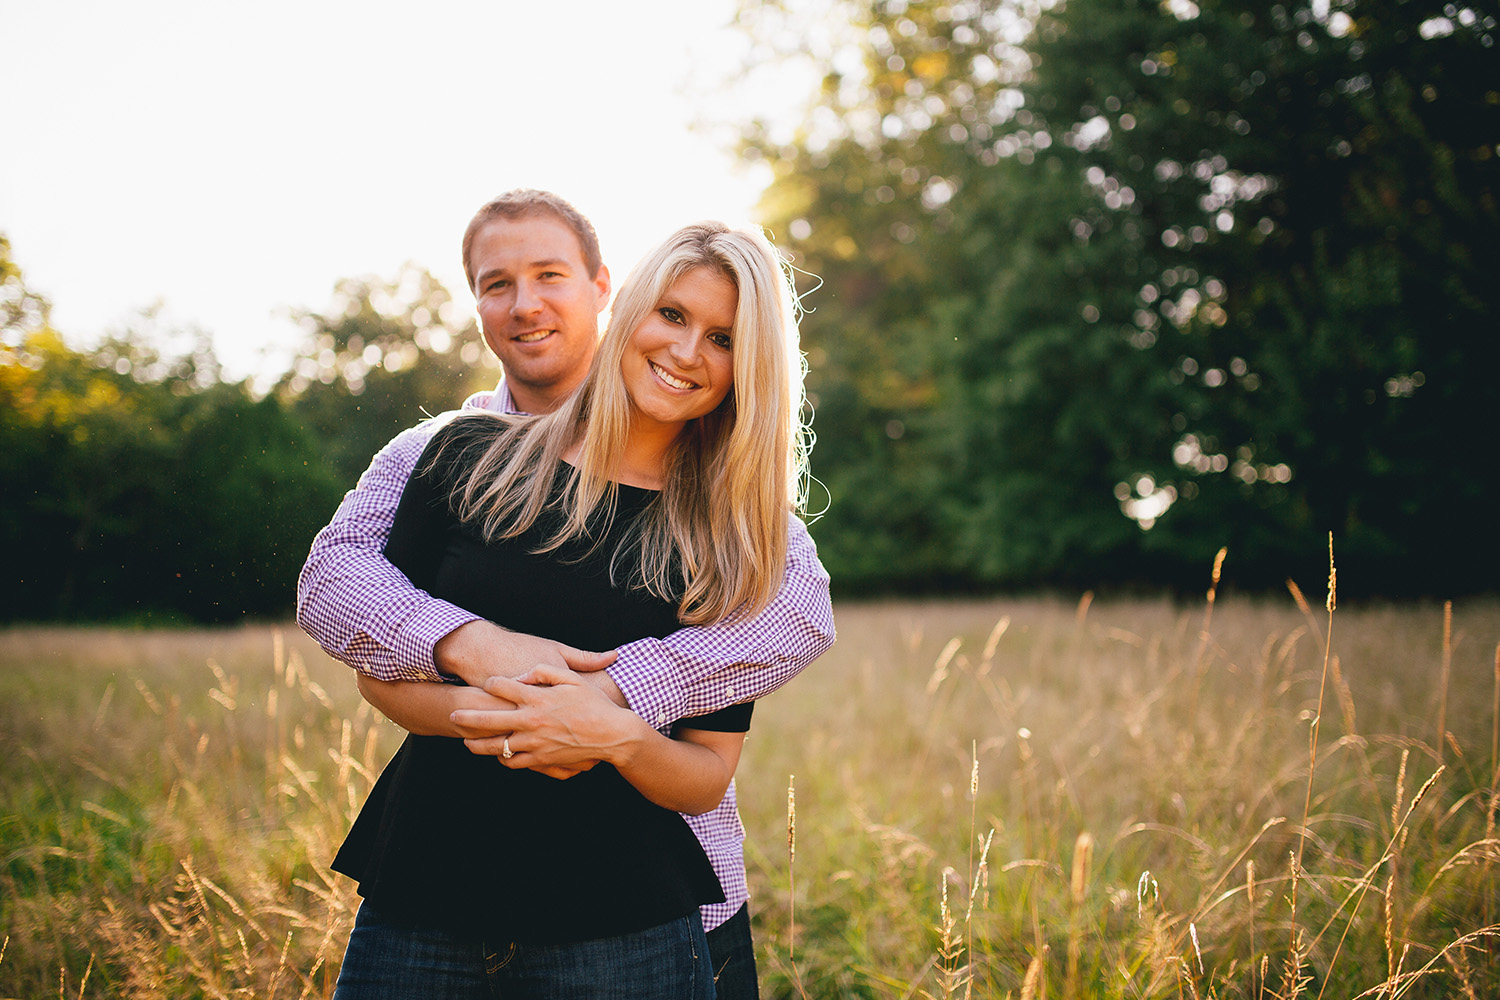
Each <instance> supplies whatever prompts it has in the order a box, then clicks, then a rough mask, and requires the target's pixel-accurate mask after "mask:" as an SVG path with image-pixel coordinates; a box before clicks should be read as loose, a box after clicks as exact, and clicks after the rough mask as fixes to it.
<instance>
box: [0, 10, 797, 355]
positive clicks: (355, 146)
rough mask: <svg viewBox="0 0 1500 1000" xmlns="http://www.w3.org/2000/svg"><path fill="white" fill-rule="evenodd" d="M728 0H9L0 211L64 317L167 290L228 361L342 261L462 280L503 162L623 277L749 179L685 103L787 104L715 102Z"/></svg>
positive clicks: (280, 342) (735, 215)
mask: <svg viewBox="0 0 1500 1000" xmlns="http://www.w3.org/2000/svg"><path fill="white" fill-rule="evenodd" d="M733 6H734V4H733V0H636V2H631V3H624V2H619V0H576V2H573V3H569V4H556V5H551V4H538V3H520V2H514V0H429V2H428V3H424V4H414V3H410V2H393V0H366V2H361V3H354V2H343V0H338V2H335V0H326V2H325V0H319V2H307V0H263V2H261V3H256V4H248V5H247V4H236V5H227V4H218V3H209V2H204V0H135V2H131V3H120V2H118V0H70V2H68V3H52V2H38V0H0V24H3V25H4V26H5V31H4V33H5V38H6V42H5V46H4V48H5V55H4V58H3V59H0V101H3V104H4V116H3V119H0V120H3V122H4V137H5V138H4V149H3V151H0V232H4V233H6V235H8V236H9V238H10V241H11V247H12V251H13V254H14V257H15V260H16V262H17V263H18V264H19V265H20V267H21V269H22V272H23V274H24V275H25V279H26V282H27V285H28V286H29V287H30V288H32V290H34V291H36V292H39V293H41V294H42V295H45V296H46V297H48V298H49V299H51V301H52V303H53V315H52V320H53V325H54V326H56V327H57V328H58V329H59V330H61V331H62V332H63V333H64V334H65V335H68V336H69V337H70V338H71V339H73V340H74V341H76V342H78V343H85V342H87V341H88V340H89V339H90V338H92V337H94V336H97V335H98V334H100V333H102V332H104V331H105V330H107V329H109V328H120V327H122V326H123V325H124V324H125V323H126V322H127V321H128V320H129V318H130V317H131V316H132V315H133V314H134V312H135V311H136V310H138V309H139V308H141V307H145V306H148V305H150V304H152V303H153V302H156V301H158V300H159V301H161V302H162V303H163V304H164V306H165V316H166V318H167V319H168V320H169V321H170V322H174V323H178V324H197V325H199V326H201V327H203V328H205V329H207V330H209V331H211V332H212V333H213V334H214V336H215V344H216V348H217V351H218V353H219V356H220V358H221V360H222V361H224V362H225V363H226V366H228V368H229V369H230V374H232V375H235V376H243V375H248V374H251V373H253V372H255V371H258V370H264V369H265V367H266V365H267V364H268V363H270V364H275V359H277V358H278V357H282V356H284V354H285V352H286V351H287V350H288V349H289V348H290V346H291V345H292V344H293V343H295V341H296V340H297V332H296V329H295V328H294V327H293V325H292V324H291V322H290V321H289V320H288V319H286V318H285V317H284V315H283V312H284V307H288V306H305V307H311V308H314V309H321V308H322V307H324V306H325V305H326V304H327V303H328V301H329V298H330V296H331V293H332V290H333V286H334V283H335V282H336V281H337V280H338V279H339V278H342V277H352V276H356V275H363V274H373V275H377V276H380V277H391V276H393V275H394V274H395V272H396V270H397V268H398V267H399V266H400V265H401V263H402V262H403V261H407V260H410V261H414V262H416V263H418V264H421V265H423V266H425V267H427V268H429V269H430V270H431V271H433V273H435V274H436V275H437V276H438V277H439V278H440V279H441V280H442V281H443V283H444V284H445V285H447V286H448V288H449V290H450V291H452V292H453V293H454V296H455V298H456V299H458V301H460V302H462V303H464V304H465V305H468V304H469V303H470V301H471V300H469V299H468V298H467V292H466V291H465V289H464V281H463V272H462V270H461V265H460V261H459V253H458V245H459V240H460V237H461V236H462V234H463V228H464V226H465V224H466V223H467V222H468V219H469V216H470V215H472V214H473V211H474V210H475V209H476V208H478V207H479V206H480V205H481V204H483V203H484V202H485V201H487V200H488V199H489V198H491V197H493V196H494V195H496V194H499V193H500V192H502V191H505V190H507V189H509V188H513V187H519V186H531V187H545V188H550V189H552V190H554V191H557V192H558V193H559V194H562V195H563V196H564V197H566V198H568V199H569V200H571V201H573V202H574V204H576V205H577V206H578V207H579V208H580V209H581V210H582V211H583V212H584V213H585V214H587V215H589V216H590V217H591V218H592V219H593V220H594V223H595V225H596V226H597V227H598V229H599V234H600V239H601V242H602V243H603V246H604V253H605V260H606V263H608V264H609V265H610V266H611V270H612V272H613V273H614V276H615V280H616V283H617V284H618V282H619V281H620V280H622V279H623V278H624V276H625V273H626V271H627V270H628V267H629V265H630V264H631V263H633V262H634V261H635V260H636V259H637V258H638V257H639V256H640V255H641V254H642V253H644V252H645V250H646V249H648V248H649V247H650V246H651V245H653V244H654V243H655V242H656V241H657V240H658V239H660V238H661V237H662V236H664V235H665V234H666V233H667V232H669V231H670V230H672V229H674V228H675V227H677V226H678V225H681V224H683V223H686V222H691V221H695V220H697V219H701V218H710V217H714V218H721V219H723V220H724V221H726V222H730V223H736V222H743V221H747V220H748V219H749V218H750V215H751V211H752V206H753V205H754V202H755V199H756V197H757V196H758V193H759V191H760V189H761V188H762V187H763V185H764V183H765V181H766V179H767V178H766V176H765V174H763V173H757V172H753V171H748V170H745V169H743V168H742V167H740V166H739V165H738V164H737V163H736V161H735V159H734V157H733V156H732V154H731V153H730V152H729V151H728V150H727V148H726V143H725V142H724V135H723V134H722V133H720V134H717V135H710V134H708V133H706V132H695V131H692V130H691V128H690V126H691V125H692V124H693V123H694V122H699V121H705V120H706V121H719V122H723V121H738V120H743V119H744V118H746V117H748V116H750V115H753V114H772V115H775V114H777V113H778V109H786V108H791V107H795V106H796V88H795V87H788V88H786V89H787V91H788V92H787V93H784V94H781V95H772V94H770V93H768V92H767V90H766V89H765V88H757V94H758V96H756V97H755V98H754V99H755V100H756V101H761V102H765V103H764V104H762V105H761V106H747V105H741V106H738V107H731V106H729V105H728V104H727V103H726V102H727V100H728V98H727V97H726V96H725V91H723V90H722V89H721V88H719V87H718V85H717V84H718V81H719V80H720V79H722V76H723V74H725V73H726V72H727V71H728V70H729V69H730V68H731V67H732V66H733V65H734V63H735V61H736V60H737V59H738V58H739V57H740V55H741V53H742V51H743V48H744V43H743V40H742V39H741V37H740V36H739V35H738V33H736V32H735V31H734V30H733V29H729V28H727V27H726V25H727V24H728V23H729V21H730V18H731V16H732V14H733ZM804 93H805V91H804ZM735 99H736V100H739V101H741V102H743V101H745V100H746V99H747V97H746V94H745V91H744V89H743V88H742V89H741V90H740V92H739V94H738V96H737V98H735ZM779 113H780V114H781V115H782V116H783V117H785V114H786V112H785V110H781V111H780V112H779ZM267 352H269V354H267ZM265 357H269V358H270V359H271V361H270V362H268V361H266V360H263V358H265ZM277 367H279V365H277Z"/></svg>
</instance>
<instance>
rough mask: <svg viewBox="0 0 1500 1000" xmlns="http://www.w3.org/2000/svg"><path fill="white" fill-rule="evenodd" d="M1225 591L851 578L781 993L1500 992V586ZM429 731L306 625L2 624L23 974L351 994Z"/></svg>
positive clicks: (216, 991)
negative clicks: (394, 755) (413, 729)
mask: <svg viewBox="0 0 1500 1000" xmlns="http://www.w3.org/2000/svg"><path fill="white" fill-rule="evenodd" d="M1216 597H1217V600H1216V601H1215V602H1213V603H1210V604H1207V605H1205V604H1204V603H1199V604H1198V605H1196V606H1179V605H1175V604H1172V603H1170V602H1165V601H1162V602H1089V601H1088V600H1086V599H1085V600H1083V601H1078V602H1074V601H1071V600H1068V601H1061V600H1042V599H1038V600H1024V601H973V602H935V603H917V602H899V603H877V604H862V605H846V606H841V607H840V608H839V611H838V617H839V629H840V640H839V643H838V645H837V646H836V647H835V648H834V650H833V651H832V652H831V653H829V654H828V655H827V656H826V657H824V659H823V660H822V661H820V662H819V663H818V664H816V665H815V666H814V667H813V668H811V669H810V670H809V671H808V672H807V673H806V674H804V675H803V676H802V677H801V678H799V679H798V680H797V681H796V682H795V683H794V684H793V685H791V686H790V687H788V688H787V689H785V690H784V691H782V692H780V693H778V694H776V695H774V696H772V697H771V698H769V699H767V700H766V702H765V703H764V704H763V705H762V706H761V708H760V710H759V711H758V712H757V715H756V720H755V728H754V730H753V732H752V734H751V737H750V741H749V743H748V745H747V748H746V754H745V758H744V760H743V763H742V765H741V768H740V789H741V791H740V798H741V808H742V812H743V813H744V817H745V822H746V826H747V828H748V830H749V836H750V841H749V844H748V845H747V855H748V857H749V862H750V876H751V882H752V889H753V891H754V893H755V898H754V900H753V902H752V912H753V914H754V917H755V921H756V927H757V935H758V941H759V946H760V958H761V970H762V983H763V986H764V990H765V992H766V993H767V995H770V996H809V997H833V996H861V997H918V996H931V997H940V996H942V997H956V996H964V997H968V996H975V997H991V996H993V997H1004V996H1012V997H1032V998H1041V997H1053V998H1058V997H1094V996H1105V997H1164V998H1165V997H1210V996H1215V997H1223V998H1229V997H1245V998H1252V997H1253V998H1270V997H1280V998H1289V997H1292V996H1302V997H1317V996H1323V997H1340V998H1349V997H1355V996H1360V995H1365V996H1372V997H1375V996H1381V997H1450V996H1451V997H1473V998H1482V997H1494V996H1500V963H1497V961H1496V958H1495V953H1496V951H1497V950H1500V949H1497V947H1496V945H1497V942H1496V940H1495V937H1494V935H1495V934H1496V931H1497V928H1496V926H1495V924H1496V921H1497V920H1500V913H1497V910H1500V905H1497V904H1500V897H1497V890H1500V878H1497V875H1496V867H1497V865H1496V862H1497V861H1500V850H1497V840H1496V832H1495V815H1496V805H1497V796H1496V781H1497V772H1496V760H1497V750H1500V728H1497V724H1496V719H1497V717H1500V652H1497V643H1500V604H1497V603H1495V602H1493V601H1488V602H1475V603H1460V604H1458V605H1456V606H1453V607H1452V608H1451V609H1450V611H1449V613H1448V614H1447V615H1446V616H1445V611H1444V609H1443V608H1442V607H1437V606H1432V607H1428V606H1420V607H1395V606H1371V607H1363V608H1358V607H1356V608H1346V607H1340V608H1338V609H1337V610H1336V611H1333V612H1328V611H1326V610H1325V609H1324V608H1323V607H1308V606H1307V605H1308V602H1307V601H1305V600H1304V601H1303V602H1302V604H1303V607H1300V608H1299V606H1298V604H1297V602H1296V601H1294V600H1293V599H1292V598H1291V597H1288V598H1287V599H1285V600H1282V601H1263V602H1250V601H1245V600H1239V599H1234V598H1232V597H1226V596H1225V595H1222V594H1219V595H1216ZM1312 603H1313V604H1314V605H1317V604H1320V603H1321V596H1320V597H1319V598H1316V599H1314V600H1313V602H1312ZM1320 703H1321V705H1322V711H1321V713H1320V712H1319V705H1320ZM397 742H398V734H397V733H396V732H395V731H394V729H393V728H392V727H390V726H389V724H387V723H384V722H381V721H379V720H377V719H375V718H374V717H373V716H372V715H371V713H370V712H369V710H368V709H366V708H364V707H363V706H362V703H361V702H360V701H359V699H358V698H357V696H356V695H355V693H354V691H353V685H352V683H351V682H350V679H349V675H348V672H347V669H346V668H344V667H342V666H340V665H338V664H334V663H331V662H329V661H327V660H326V658H324V657H323V656H322V654H321V653H320V652H318V651H317V650H316V648H315V647H313V646H311V644H310V643H308V642H307V641H306V640H305V639H304V638H302V637H301V636H300V635H299V634H296V633H294V632H280V633H278V632H275V631H273V630H271V629H246V630H242V631H233V632H178V633H149V632H145V633H132V632H112V631H91V632H73V631H58V630H15V631H10V632H5V633H0V755H3V758H4V762H5V764H4V769H3V771H0V858H3V865H0V942H3V944H0V949H3V950H0V997H4V998H8V997H26V998H32V997H69V998H72V997H161V996H169V997H177V996H183V997H242V996H243V997H271V998H274V997H285V998H291V997H324V996H328V995H329V994H330V993H331V990H332V982H333V978H334V976H335V975H336V971H337V963H338V960H339V956H340V953H341V951H342V947H343V943H344V939H345V936H346V935H347V932H348V928H349V925H350V923H351V921H352V917H353V909H354V905H355V903H356V898H355V897H354V895H353V892H352V888H351V887H350V886H349V885H348V884H347V880H343V879H340V878H338V877H336V876H333V875H332V874H331V873H329V872H328V870H327V868H326V864H327V862H328V860H329V859H330V858H331V857H332V854H333V851H334V848H335V847H336V845H337V843H338V842H339V840H340V839H341V838H342V836H343V833H344V832H345V830H346V829H347V824H348V822H349V821H350V819H351V818H352V816H353V815H354V812H355V811H356V810H357V808H358V805H359V803H360V802H361V801H362V799H363V796H364V794H365V791H366V790H367V788H368V786H369V783H370V782H371V781H372V780H373V777H374V774H375V773H377V772H378V770H379V767H380V766H381V764H383V762H384V761H385V760H386V759H387V757H388V756H389V754H390V753H391V752H392V751H393V750H394V748H395V746H396V745H397ZM793 774H795V775H796V778H795V786H794V788H793V787H792V781H791V778H790V776H791V775H793ZM793 794H795V799H793ZM793 809H794V810H795V833H793V828H792V820H793V815H792V811H793ZM793 838H794V840H793ZM793 843H794V844H795V861H794V862H793V861H792V860H791V859H790V857H789V854H790V851H789V849H790V848H791V847H792V844H793ZM1293 898H1295V900H1296V903H1295V906H1293V904H1292V900H1293Z"/></svg>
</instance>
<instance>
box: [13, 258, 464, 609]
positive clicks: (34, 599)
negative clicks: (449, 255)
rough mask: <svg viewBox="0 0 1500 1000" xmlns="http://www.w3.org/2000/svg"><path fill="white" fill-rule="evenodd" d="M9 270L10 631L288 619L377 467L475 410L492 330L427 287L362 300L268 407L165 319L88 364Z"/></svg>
mask: <svg viewBox="0 0 1500 1000" xmlns="http://www.w3.org/2000/svg"><path fill="white" fill-rule="evenodd" d="M0 254H3V255H0V277H3V284H0V302H3V304H4V314H3V319H4V328H3V341H0V441H3V444H4V447H3V448H0V476H3V478H4V482H5V484H6V486H5V492H4V498H3V502H0V545H3V547H4V551H5V552H6V553H7V559H6V570H5V582H6V590H7V593H8V594H9V596H10V599H9V600H7V601H6V602H5V606H4V611H3V620H43V619H54V620H55V619H61V620H100V619H106V620H133V621H162V620H166V621H172V620H191V621H207V622H215V621H220V622H223V621H236V620H240V619H241V618H243V617H244V616H262V615H282V614H285V613H287V612H288V611H289V610H290V608H291V604H292V595H293V588H294V586H295V583H296V578H297V572H298V570H299V569H300V567H301V565H302V561H303V559H304V558H305V557H306V554H307V546H308V543H309V542H310V541H311V540H312V537H313V535H314V534H315V533H316V531H317V530H318V529H319V528H320V527H322V525H323V524H325V523H326V522H327V520H328V518H329V517H330V516H331V515H332V513H333V511H334V508H335V507H336V506H337V504H338V501H339V498H340V496H341V495H342V493H343V491H344V490H346V489H347V488H349V487H350V486H352V485H353V483H354V480H355V478H356V477H357V476H358V474H359V473H360V472H361V471H362V470H363V469H364V466H365V465H366V464H367V463H368V461H369V459H370V456H371V455H372V454H373V453H374V452H375V450H376V449H378V448H379V447H380V445H382V444H384V443H385V441H386V440H387V439H388V438H389V437H391V436H392V435H393V434H394V433H395V432H396V431H397V430H399V429H400V428H402V427H405V426H408V425H410V424H412V423H414V422H416V420H418V419H420V416H421V410H422V408H423V407H428V406H430V407H432V408H434V409H435V410H440V409H448V408H450V407H452V406H454V405H456V404H457V402H458V401H459V400H461V398H462V386H461V384H460V382H461V379H460V378H459V377H458V374H457V371H456V369H457V366H458V365H460V364H463V363H464V361H465V357H466V354H465V352H466V349H467V346H468V345H467V344H461V343H459V341H458V337H459V336H460V335H465V334H466V333H471V332H472V331H465V330H463V329H457V330H455V329H452V328H450V326H445V325H443V324H444V323H445V322H447V323H451V315H450V319H449V320H442V319H440V318H437V317H439V314H440V312H442V313H444V314H451V309H450V308H449V307H448V306H447V301H448V299H447V293H446V292H445V291H443V290H442V288H441V287H440V286H439V285H437V283H436V282H435V281H433V279H431V277H430V276H428V275H426V274H425V273H421V272H416V271H410V270H408V271H407V272H404V273H403V274H401V275H400V276H398V278H397V279H396V280H395V281H394V282H390V283H381V282H376V281H373V280H365V281H349V282H344V283H342V284H341V285H340V287H339V289H338V290H337V292H336V294H335V296H334V306H333V308H331V309H330V310H329V311H328V313H326V314H313V313H309V314H307V315H306V316H305V317H304V320H303V321H304V323H305V324H306V326H307V329H308V344H307V350H306V351H304V354H303V356H302V357H301V358H299V360H298V363H297V366H296V367H295V368H294V370H293V372H292V373H290V374H289V375H288V376H287V377H286V378H285V379H284V380H283V381H282V383H281V384H280V385H279V386H278V387H277V391H276V392H273V393H272V394H270V395H268V396H265V397H263V398H256V397H255V396H254V395H253V394H252V393H251V392H250V390H249V388H248V386H247V385H246V384H244V383H231V382H225V381H223V380H222V373H221V372H220V369H219V366H218V362H217V360H216V359H215V357H214V355H213V351H212V348H211V346H210V345H209V343H208V340H207V337H206V336H205V335H203V334H201V333H198V332H196V331H186V337H185V338H184V337H183V336H182V335H181V334H183V331H171V330H163V329H161V328H160V327H159V325H158V324H157V322H156V317H155V316H154V315H152V314H146V315H143V316H142V317H141V318H140V320H139V321H138V322H137V323H135V324H133V325H132V326H131V327H130V328H128V329H126V330H125V331H124V332H122V333H119V334H117V335H115V336H113V337H110V338H108V339H106V340H105V341H103V342H102V343H100V344H99V345H98V346H96V347H93V348H91V349H87V350H77V349H73V348H70V347H68V346H67V345H66V344H65V343H64V341H63V339H62V337H61V336H60V335H59V334H58V333H57V332H56V331H55V330H53V329H52V328H51V326H50V325H49V323H48V304H47V302H46V301H45V300H44V299H42V298H40V297H38V296H36V295H34V294H32V293H30V292H29V291H28V290H26V288H25V285H24V282H23V280H22V278H21V275H20V273H19V270H18V269H17V268H16V267H15V266H14V264H13V263H12V261H11V260H10V255H9V245H8V244H6V243H4V242H0ZM413 289H414V290H415V294H413V295H407V294H406V291H407V290H413ZM424 310H425V312H424ZM440 334H441V335H440ZM184 339H185V340H186V342H187V343H188V345H189V346H188V347H187V348H186V349H185V350H183V351H181V352H180V353H170V352H164V351H163V350H162V349H161V348H160V347H159V346H158V345H160V344H162V343H163V342H166V341H171V340H179V341H180V340H184ZM469 343H473V338H472V337H470V338H469ZM372 345H373V350H372V349H371V348H372ZM325 352H328V353H326V354H325ZM467 353H468V354H472V353H473V352H472V351H468V352H467ZM329 354H331V355H332V358H331V360H330V358H329ZM450 357H451V358H452V360H451V361H450V360H448V359H449V358H450ZM325 362H327V363H326V364H325ZM473 368H474V371H473V373H472V374H471V375H470V378H471V379H478V380H483V379H484V378H485V377H486V374H487V373H486V372H485V371H484V366H483V365H474V366H473ZM325 376H326V378H325ZM489 378H490V380H491V381H492V380H493V375H492V374H490V375H489Z"/></svg>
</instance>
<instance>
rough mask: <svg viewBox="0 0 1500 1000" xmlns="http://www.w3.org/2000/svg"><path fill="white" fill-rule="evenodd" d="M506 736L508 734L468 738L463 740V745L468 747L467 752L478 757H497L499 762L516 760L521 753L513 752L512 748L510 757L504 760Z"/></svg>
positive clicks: (505, 762) (507, 762) (506, 762)
mask: <svg viewBox="0 0 1500 1000" xmlns="http://www.w3.org/2000/svg"><path fill="white" fill-rule="evenodd" d="M508 738H509V737H508V736H485V737H481V738H476V739H468V740H464V746H466V747H468V748H469V752H470V753H472V754H476V755H478V756H480V757H498V758H500V759H501V763H504V764H509V763H510V761H512V760H516V759H517V758H519V757H520V756H521V755H520V754H518V753H515V752H514V749H512V752H511V757H510V759H509V760H506V759H505V758H504V754H505V741H506V740H507V739H508Z"/></svg>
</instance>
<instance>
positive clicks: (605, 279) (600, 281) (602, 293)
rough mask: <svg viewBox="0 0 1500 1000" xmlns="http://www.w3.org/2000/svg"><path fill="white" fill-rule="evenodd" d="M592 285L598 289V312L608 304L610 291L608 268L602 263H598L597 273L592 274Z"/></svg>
mask: <svg viewBox="0 0 1500 1000" xmlns="http://www.w3.org/2000/svg"><path fill="white" fill-rule="evenodd" d="M594 287H595V288H596V289H598V290H599V312H603V311H604V307H605V306H607V305H609V293H610V291H611V288H610V283H609V268H607V267H605V266H604V265H603V264H600V265H599V273H598V274H596V275H594Z"/></svg>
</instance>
